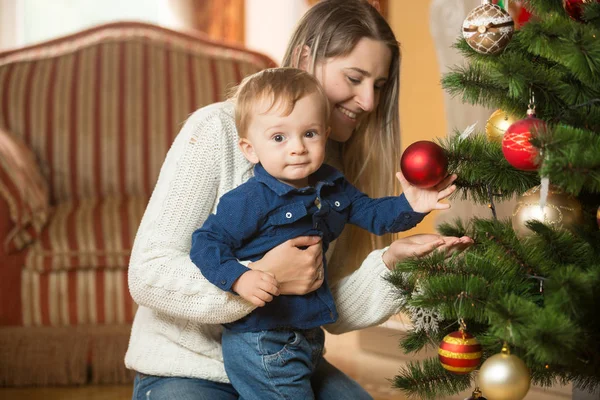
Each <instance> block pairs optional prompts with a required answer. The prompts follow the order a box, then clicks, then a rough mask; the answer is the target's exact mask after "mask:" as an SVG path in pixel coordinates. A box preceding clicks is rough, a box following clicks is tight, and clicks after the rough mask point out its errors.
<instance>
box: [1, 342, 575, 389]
mask: <svg viewBox="0 0 600 400" xmlns="http://www.w3.org/2000/svg"><path fill="white" fill-rule="evenodd" d="M376 339H377V340H378V339H379V338H376ZM383 339H385V338H383ZM396 339H397V338H393V340H394V341H395V340H396ZM386 347H387V346H386ZM387 348H389V347H387ZM325 357H326V358H327V359H328V360H329V361H330V362H331V363H332V364H334V365H336V366H337V367H338V368H340V369H342V370H343V371H344V372H346V373H347V374H348V375H350V376H352V377H353V378H354V379H356V380H357V381H358V382H359V383H360V384H361V385H362V386H363V387H364V388H365V389H366V390H367V391H368V392H369V393H370V394H371V395H372V396H373V397H374V399H375V400H405V399H406V397H405V396H404V395H403V394H402V393H401V392H399V391H398V390H396V389H393V388H392V387H391V384H390V382H389V379H392V378H393V377H394V375H395V374H396V372H397V371H398V368H399V367H400V366H401V364H402V362H403V361H402V360H401V359H399V358H398V357H397V356H394V357H386V356H385V355H382V354H376V353H374V352H372V351H365V350H362V348H361V346H359V333H358V332H351V333H348V334H345V335H341V336H331V335H327V336H326V355H325ZM131 391H132V390H131V386H129V385H127V386H86V387H70V388H64V387H63V388H24V389H0V400H13V399H14V400H21V399H23V400H42V399H43V400H127V399H131ZM566 393H568V391H564V390H563V391H562V392H561V393H558V394H554V393H552V394H549V393H547V392H545V391H542V390H541V389H532V390H530V392H529V394H528V395H527V397H526V398H525V400H553V399H570V398H571V396H570V394H566ZM468 396H469V393H461V394H459V395H457V396H453V397H449V398H447V399H443V400H463V399H465V398H466V397H468ZM439 400H442V399H439Z"/></svg>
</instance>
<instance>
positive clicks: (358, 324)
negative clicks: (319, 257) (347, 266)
mask: <svg viewBox="0 0 600 400" xmlns="http://www.w3.org/2000/svg"><path fill="white" fill-rule="evenodd" d="M385 250H387V247H386V248H384V249H379V250H374V251H372V252H371V253H370V254H369V255H368V256H367V258H366V259H365V260H364V261H363V263H362V265H361V266H360V268H358V269H357V270H356V271H354V272H353V273H352V274H350V275H348V276H346V277H344V278H342V279H340V280H339V281H337V282H332V283H331V285H330V288H331V292H332V294H333V296H334V299H335V305H336V308H337V311H338V315H339V318H338V320H337V322H335V323H333V324H330V325H325V326H324V328H325V329H326V330H327V331H328V332H330V333H333V334H336V335H338V334H342V333H345V332H349V331H353V330H357V329H363V328H368V327H370V326H374V325H379V324H381V323H383V322H385V321H386V320H387V319H389V318H390V317H391V316H392V315H394V314H397V313H399V312H400V308H401V306H402V301H401V299H400V298H399V294H398V290H397V289H396V288H394V286H393V285H392V284H390V283H389V282H388V281H386V280H385V279H384V277H385V276H386V275H387V274H388V273H389V270H388V269H387V267H386V266H385V264H384V262H383V259H382V258H381V256H382V254H383V252H384V251H385ZM329 268H336V266H331V265H330V266H329Z"/></svg>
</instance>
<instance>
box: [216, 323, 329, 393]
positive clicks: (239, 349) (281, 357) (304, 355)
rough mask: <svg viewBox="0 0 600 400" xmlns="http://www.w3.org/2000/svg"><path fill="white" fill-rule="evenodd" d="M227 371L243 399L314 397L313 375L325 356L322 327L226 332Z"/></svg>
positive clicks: (224, 360)
mask: <svg viewBox="0 0 600 400" xmlns="http://www.w3.org/2000/svg"><path fill="white" fill-rule="evenodd" d="M222 343H223V362H224V363H225V371H227V376H228V377H229V380H230V381H231V383H232V384H233V387H234V388H235V389H236V390H237V391H238V393H240V397H241V398H242V399H243V400H279V399H284V400H288V399H290V400H292V399H303V400H311V399H314V398H315V396H314V394H313V389H312V385H311V378H312V376H313V374H314V372H315V370H316V369H317V367H318V365H319V362H320V361H321V359H322V358H323V345H324V343H325V335H324V333H323V330H322V329H321V328H315V329H308V330H292V329H279V330H267V331H260V332H233V331H231V330H229V329H227V328H226V329H225V330H224V331H223V337H222Z"/></svg>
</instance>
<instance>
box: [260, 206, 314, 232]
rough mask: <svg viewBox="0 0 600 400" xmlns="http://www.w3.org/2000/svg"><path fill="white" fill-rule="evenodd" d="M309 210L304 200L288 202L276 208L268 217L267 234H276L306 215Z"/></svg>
mask: <svg viewBox="0 0 600 400" xmlns="http://www.w3.org/2000/svg"><path fill="white" fill-rule="evenodd" d="M307 214H308V212H307V211H306V206H305V205H304V204H303V203H302V202H298V203H292V204H286V205H285V206H281V207H279V208H276V209H275V210H274V211H273V212H271V214H270V215H269V217H268V218H267V226H268V229H267V231H266V234H268V235H271V236H275V235H277V234H279V233H281V231H282V230H284V229H286V228H288V229H289V228H291V225H293V224H294V223H296V222H298V221H299V220H301V219H302V218H304V217H306V215H307Z"/></svg>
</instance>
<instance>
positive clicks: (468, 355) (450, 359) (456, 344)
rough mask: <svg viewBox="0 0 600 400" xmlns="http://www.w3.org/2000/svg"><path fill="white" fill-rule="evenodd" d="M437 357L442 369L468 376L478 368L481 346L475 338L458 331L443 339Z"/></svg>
mask: <svg viewBox="0 0 600 400" xmlns="http://www.w3.org/2000/svg"><path fill="white" fill-rule="evenodd" d="M438 356H439V358H440V362H441V363H442V367H444V369H446V370H448V371H450V372H452V373H455V374H459V375H463V374H468V373H469V372H471V371H473V370H475V369H476V368H477V367H478V366H479V362H480V361H481V344H479V341H478V340H477V339H476V338H475V336H473V335H471V334H469V333H467V332H466V331H465V330H464V329H460V330H458V331H456V332H452V333H450V334H448V335H446V336H445V337H444V339H443V340H442V343H440V347H439V349H438Z"/></svg>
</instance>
